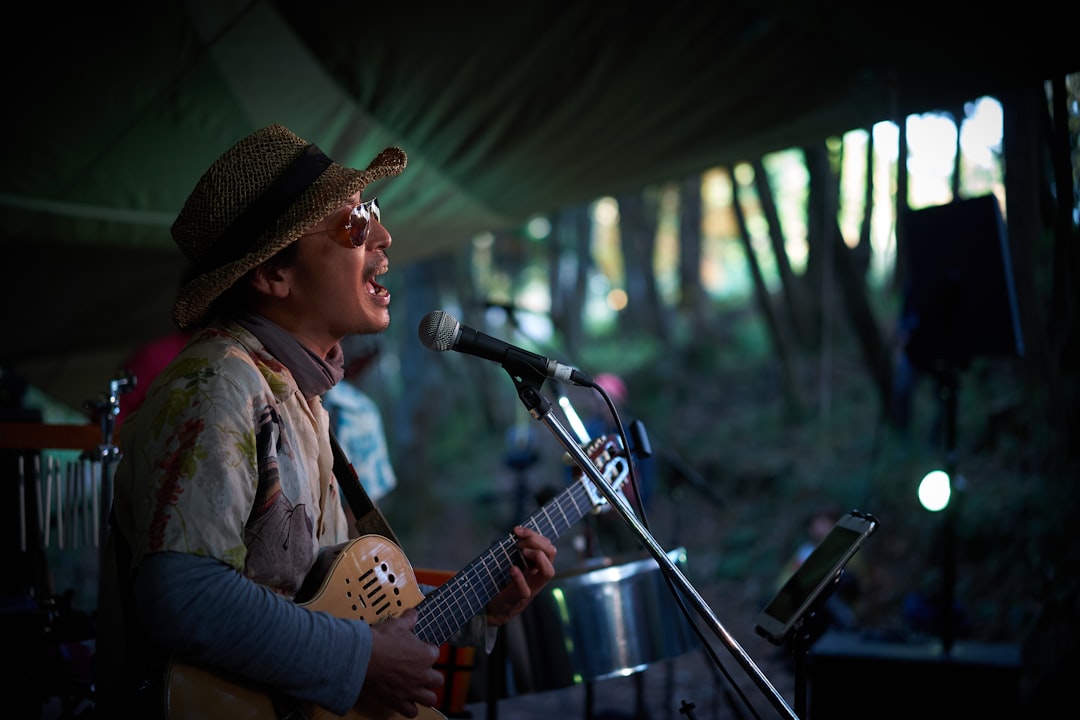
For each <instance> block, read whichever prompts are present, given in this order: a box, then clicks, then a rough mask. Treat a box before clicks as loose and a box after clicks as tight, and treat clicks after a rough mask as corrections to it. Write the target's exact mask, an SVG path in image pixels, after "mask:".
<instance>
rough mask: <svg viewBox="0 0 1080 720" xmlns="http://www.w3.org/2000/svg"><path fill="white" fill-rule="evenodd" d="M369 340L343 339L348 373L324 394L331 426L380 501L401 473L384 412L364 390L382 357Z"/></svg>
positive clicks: (372, 495) (370, 493)
mask: <svg viewBox="0 0 1080 720" xmlns="http://www.w3.org/2000/svg"><path fill="white" fill-rule="evenodd" d="M369 339H370V338H369V336H364V335H350V336H349V337H347V338H345V339H344V340H342V342H341V347H342V353H343V355H344V360H345V375H344V377H343V378H342V380H341V382H339V383H337V384H336V385H334V387H332V388H330V389H329V390H327V391H326V394H325V395H323V405H324V406H326V410H327V411H328V412H329V413H330V427H331V429H332V430H333V431H334V435H335V436H336V437H337V441H338V443H339V444H340V445H341V449H342V450H343V451H344V452H345V456H346V457H347V458H348V459H349V461H350V462H351V463H352V465H353V468H354V469H355V470H356V474H357V476H358V477H359V478H360V482H361V483H362V484H363V486H364V490H365V491H366V492H367V494H368V497H370V498H371V499H372V500H379V499H380V498H382V497H384V496H385V495H386V494H387V493H389V492H390V491H391V490H393V489H394V487H396V486H397V476H396V475H395V474H394V466H393V464H391V462H390V451H389V450H388V448H387V444H386V433H385V432H384V430H383V421H382V413H381V412H380V411H379V406H378V405H376V404H375V401H374V400H373V399H371V397H370V396H369V395H368V394H367V393H365V392H364V391H363V390H362V389H360V380H361V378H362V377H363V375H364V373H365V372H366V371H367V369H368V368H369V367H371V365H372V363H374V362H375V361H376V360H377V358H378V356H379V348H378V345H376V344H374V343H372V342H368V340H369ZM346 510H348V508H347V507H346Z"/></svg>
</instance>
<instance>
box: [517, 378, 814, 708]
mask: <svg viewBox="0 0 1080 720" xmlns="http://www.w3.org/2000/svg"><path fill="white" fill-rule="evenodd" d="M503 368H504V369H505V370H506V371H507V372H508V373H509V374H510V377H511V379H513V381H514V384H515V385H516V386H517V389H518V397H520V398H521V401H522V402H523V403H524V404H525V408H526V409H527V410H528V411H529V414H530V415H532V416H533V418H534V419H536V420H539V421H541V422H543V423H544V424H545V425H546V426H547V428H548V430H550V431H551V434H552V435H554V436H555V439H556V440H558V441H559V443H560V444H561V445H562V446H563V447H564V448H565V449H566V451H567V452H568V453H570V457H572V458H573V459H574V462H575V463H576V464H577V465H578V467H579V468H581V471H582V472H583V473H585V474H586V475H588V477H589V479H590V480H592V483H593V485H595V486H596V488H597V489H598V490H599V491H600V493H601V494H602V495H603V496H604V497H605V498H606V499H607V501H608V502H609V503H611V506H612V507H614V508H615V509H616V510H617V511H618V513H619V515H620V516H621V517H622V519H623V521H625V522H626V524H627V525H629V526H630V528H631V530H633V532H634V534H635V535H637V537H638V538H639V539H640V540H641V542H642V544H643V545H645V547H646V548H648V550H649V553H650V554H651V555H652V556H653V557H654V558H655V559H656V562H658V563H659V564H660V566H661V568H662V569H663V570H664V572H665V574H666V575H667V577H669V578H671V579H672V580H673V581H674V582H675V583H676V585H678V587H679V589H680V590H681V591H682V593H683V594H684V595H685V596H686V597H687V598H689V599H690V603H691V604H692V605H693V606H694V609H695V610H696V611H697V613H698V615H700V616H701V618H702V619H703V620H704V621H705V622H706V623H707V624H708V625H709V628H710V629H711V630H712V632H713V633H714V634H715V635H716V637H717V638H718V639H719V640H720V641H721V642H723V643H724V645H725V646H727V648H728V651H729V652H730V653H731V655H732V657H734V658H735V660H736V661H737V662H738V663H739V664H740V665H741V666H742V667H743V669H744V670H746V671H747V673H749V674H750V676H751V678H752V679H753V681H754V683H755V684H756V685H757V686H758V688H759V689H760V690H761V692H762V693H763V694H764V695H766V696H767V697H768V698H769V701H770V702H771V703H772V704H773V706H774V707H775V708H776V709H777V711H778V712H780V714H781V715H783V716H785V717H789V718H794V719H795V720H798V716H797V715H796V714H795V713H794V711H792V709H791V708H790V707H789V706H788V704H787V703H786V702H785V701H784V698H783V697H782V696H781V695H780V693H779V692H778V691H777V690H776V688H775V687H774V686H773V685H772V683H770V682H769V680H768V678H766V677H765V675H764V674H763V673H762V672H761V670H760V669H758V667H757V665H755V664H754V661H753V660H752V659H751V658H750V656H749V655H747V654H746V651H745V650H743V648H742V646H740V645H739V643H738V641H736V640H735V638H733V637H732V636H731V634H730V633H728V631H727V630H726V629H725V628H724V626H723V625H722V624H721V623H720V620H719V619H718V618H717V617H716V615H715V613H713V611H712V609H711V608H710V607H709V605H708V604H707V603H706V602H705V600H704V599H703V598H702V597H701V595H700V594H699V593H698V592H697V590H696V589H694V586H693V585H691V584H690V581H689V580H687V579H686V577H685V576H684V575H683V574H682V571H680V570H679V568H678V566H677V565H676V564H675V563H674V562H673V561H672V560H671V558H669V557H668V555H667V553H666V552H665V551H664V549H663V548H662V547H661V546H660V544H659V543H657V542H656V539H655V538H653V536H652V534H651V533H650V532H649V531H648V529H646V528H645V526H644V525H642V524H641V521H639V520H638V518H637V515H636V514H635V513H634V512H633V510H631V509H630V507H629V505H627V503H626V500H624V499H623V498H622V497H621V496H620V495H619V494H618V493H617V492H615V491H614V490H612V489H611V488H610V487H609V486H608V484H607V482H606V481H605V480H604V476H603V475H601V474H600V471H599V470H598V469H597V468H596V466H595V465H594V464H593V463H592V462H591V461H590V460H589V458H588V456H587V455H585V452H584V451H583V450H582V449H581V446H579V445H578V444H577V442H576V441H575V440H574V438H573V437H572V436H571V435H570V434H569V433H568V432H567V431H566V428H564V427H563V426H562V424H561V423H560V422H559V420H558V418H556V417H554V416H553V415H552V413H551V403H550V402H549V401H548V400H547V398H545V397H544V396H543V395H541V394H540V388H541V386H542V385H543V383H544V378H542V377H537V375H538V373H536V371H535V370H533V369H532V368H529V367H518V366H516V364H515V363H512V362H507V363H504V364H503Z"/></svg>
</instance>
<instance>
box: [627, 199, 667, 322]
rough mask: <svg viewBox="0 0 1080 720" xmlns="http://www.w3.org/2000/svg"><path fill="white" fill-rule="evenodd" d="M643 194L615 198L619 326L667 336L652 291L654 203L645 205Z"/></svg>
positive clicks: (654, 291)
mask: <svg viewBox="0 0 1080 720" xmlns="http://www.w3.org/2000/svg"><path fill="white" fill-rule="evenodd" d="M645 198H646V195H645V192H635V193H627V194H626V195H623V196H622V197H619V198H618V203H619V235H620V238H621V240H622V251H623V264H624V267H625V268H626V294H627V305H626V311H625V312H623V313H620V316H619V317H620V323H623V322H626V321H629V320H630V319H631V318H632V322H629V325H628V327H629V326H632V327H633V328H634V329H635V330H639V331H644V332H645V333H647V334H650V335H653V336H654V337H659V338H664V337H667V335H668V329H667V327H666V323H664V322H663V310H662V308H661V304H660V293H659V292H658V291H657V288H656V275H655V273H654V272H653V262H654V258H655V256H656V204H655V203H652V202H649V203H646V202H645Z"/></svg>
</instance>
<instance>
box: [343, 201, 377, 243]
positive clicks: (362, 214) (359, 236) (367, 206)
mask: <svg viewBox="0 0 1080 720" xmlns="http://www.w3.org/2000/svg"><path fill="white" fill-rule="evenodd" d="M381 217H382V215H381V213H380V212H379V198H371V199H370V200H368V201H367V202H362V203H360V204H359V205H357V206H356V207H355V208H353V211H352V212H351V213H349V224H348V226H347V227H348V228H349V239H350V240H352V244H353V246H354V247H360V246H361V245H363V244H364V240H365V239H366V238H367V231H368V225H369V224H370V223H371V220H372V218H374V219H375V220H377V221H379V220H381Z"/></svg>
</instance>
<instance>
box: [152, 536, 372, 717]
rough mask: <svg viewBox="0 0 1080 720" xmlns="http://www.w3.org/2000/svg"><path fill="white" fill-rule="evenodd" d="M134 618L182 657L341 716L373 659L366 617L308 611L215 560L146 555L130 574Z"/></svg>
mask: <svg viewBox="0 0 1080 720" xmlns="http://www.w3.org/2000/svg"><path fill="white" fill-rule="evenodd" d="M134 591H135V603H136V606H137V607H138V609H139V610H138V615H139V618H138V620H139V623H140V626H141V627H142V628H143V629H144V630H145V632H146V633H147V635H148V636H149V638H150V639H151V640H152V641H154V642H156V643H158V644H160V645H162V646H163V647H167V648H170V649H171V650H173V651H174V652H176V653H177V654H179V655H181V656H183V657H184V659H185V660H187V661H190V662H195V663H206V664H208V665H211V666H213V667H217V668H220V669H223V670H228V671H230V672H235V673H238V674H240V675H243V676H246V677H249V678H252V679H255V680H257V681H258V682H259V683H264V684H266V685H268V686H270V687H274V688H277V689H280V690H281V691H282V692H285V693H287V694H289V695H291V696H293V697H296V698H299V699H300V700H303V701H308V702H314V703H316V704H317V705H319V706H321V707H324V708H326V709H327V710H330V711H331V712H334V713H337V714H338V715H344V714H345V713H346V712H348V710H349V708H351V707H352V706H353V705H354V703H355V702H356V699H357V697H358V696H359V694H360V689H361V687H362V685H363V682H364V677H365V675H366V673H367V666H368V661H369V659H370V658H371V646H372V638H371V628H370V626H369V625H368V624H367V623H366V622H362V621H356V620H346V619H343V618H338V617H334V616H333V615H331V614H329V613H326V612H314V611H311V610H309V609H307V608H305V607H303V606H301V605H297V604H295V603H293V602H292V601H291V600H289V599H288V598H285V597H282V596H280V595H277V594H275V593H274V592H272V591H270V590H269V589H267V588H265V587H263V586H261V585H257V584H256V583H253V582H251V581H250V580H248V579H246V578H244V577H243V576H241V575H240V573H238V572H237V571H236V570H235V569H234V568H232V567H229V566H228V565H226V564H225V563H222V562H221V561H220V560H217V559H215V558H209V557H199V556H196V555H189V554H187V553H179V552H159V553H151V554H149V555H147V556H146V557H145V558H143V560H142V562H141V563H140V564H139V567H138V569H137V571H136V572H135V577H134Z"/></svg>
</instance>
